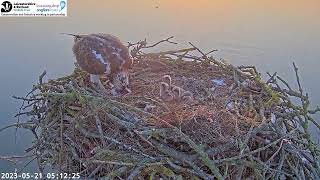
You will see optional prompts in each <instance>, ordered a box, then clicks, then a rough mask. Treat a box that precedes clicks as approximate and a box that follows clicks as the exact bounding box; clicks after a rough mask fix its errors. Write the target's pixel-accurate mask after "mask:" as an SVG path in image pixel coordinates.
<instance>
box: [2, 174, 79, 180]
mask: <svg viewBox="0 0 320 180" xmlns="http://www.w3.org/2000/svg"><path fill="white" fill-rule="evenodd" d="M80 178H81V177H80V173H16V172H14V173H4V172H0V180H3V179H6V180H7V179H80Z"/></svg>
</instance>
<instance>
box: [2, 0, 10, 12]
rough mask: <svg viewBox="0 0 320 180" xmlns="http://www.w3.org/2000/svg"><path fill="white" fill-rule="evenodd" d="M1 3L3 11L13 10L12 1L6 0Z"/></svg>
mask: <svg viewBox="0 0 320 180" xmlns="http://www.w3.org/2000/svg"><path fill="white" fill-rule="evenodd" d="M1 5H2V8H1V12H10V11H11V10H12V3H11V2H10V1H4V2H2V3H1Z"/></svg>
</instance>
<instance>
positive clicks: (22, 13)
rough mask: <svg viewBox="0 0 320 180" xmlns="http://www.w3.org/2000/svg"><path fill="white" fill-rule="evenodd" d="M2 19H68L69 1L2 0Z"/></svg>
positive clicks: (0, 15) (0, 6)
mask: <svg viewBox="0 0 320 180" xmlns="http://www.w3.org/2000/svg"><path fill="white" fill-rule="evenodd" d="M0 3H1V4H0V8H1V13H0V17H66V16H67V11H68V0H0Z"/></svg>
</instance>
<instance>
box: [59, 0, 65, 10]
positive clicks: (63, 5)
mask: <svg viewBox="0 0 320 180" xmlns="http://www.w3.org/2000/svg"><path fill="white" fill-rule="evenodd" d="M65 7H66V2H65V1H60V11H62V9H64V8H65Z"/></svg>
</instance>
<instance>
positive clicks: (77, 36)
mask: <svg viewBox="0 0 320 180" xmlns="http://www.w3.org/2000/svg"><path fill="white" fill-rule="evenodd" d="M60 34H65V35H70V36H74V37H76V38H82V35H78V34H71V33H60Z"/></svg>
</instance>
